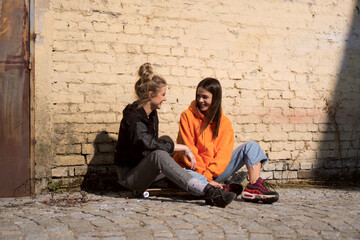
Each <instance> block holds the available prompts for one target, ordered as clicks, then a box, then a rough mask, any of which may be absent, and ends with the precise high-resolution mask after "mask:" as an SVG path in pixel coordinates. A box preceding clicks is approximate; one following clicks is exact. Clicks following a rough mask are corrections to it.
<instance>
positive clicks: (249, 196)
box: [241, 192, 279, 204]
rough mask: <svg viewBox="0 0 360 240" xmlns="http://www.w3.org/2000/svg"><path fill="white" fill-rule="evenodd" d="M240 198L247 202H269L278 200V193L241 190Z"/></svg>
mask: <svg viewBox="0 0 360 240" xmlns="http://www.w3.org/2000/svg"><path fill="white" fill-rule="evenodd" d="M241 198H242V199H243V200H245V201H248V202H259V201H261V202H262V203H267V204H271V203H274V202H276V201H277V200H279V196H278V195H259V194H254V193H249V192H243V193H242V194H241Z"/></svg>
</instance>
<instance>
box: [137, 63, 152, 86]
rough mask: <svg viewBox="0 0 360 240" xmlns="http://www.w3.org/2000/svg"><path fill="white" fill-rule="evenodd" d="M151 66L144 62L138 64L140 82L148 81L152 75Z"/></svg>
mask: <svg viewBox="0 0 360 240" xmlns="http://www.w3.org/2000/svg"><path fill="white" fill-rule="evenodd" d="M153 73H154V71H153V67H152V66H151V63H144V64H143V65H141V66H140V68H139V72H138V75H139V77H140V79H141V83H146V82H148V81H150V80H151V79H152V77H153Z"/></svg>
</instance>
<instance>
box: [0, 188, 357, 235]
mask: <svg viewBox="0 0 360 240" xmlns="http://www.w3.org/2000/svg"><path fill="white" fill-rule="evenodd" d="M278 192H279V194H280V200H279V201H278V202H277V203H274V204H272V205H263V204H255V203H247V202H243V201H242V200H240V199H238V200H236V201H234V202H232V203H231V204H230V205H229V206H227V207H226V208H225V209H221V208H217V207H210V206H206V205H205V204H204V201H203V200H199V199H189V197H188V196H187V195H184V194H183V195H176V197H172V198H170V197H167V196H164V195H163V196H161V195H156V194H152V195H150V198H149V199H137V198H128V197H126V196H129V194H130V193H127V195H126V194H125V195H124V192H122V193H119V194H118V193H108V194H105V195H96V194H87V195H86V196H82V195H81V194H80V193H73V194H56V195H55V196H54V198H51V196H50V195H41V196H38V197H36V198H30V197H28V198H4V199H0V212H1V214H0V239H34V240H35V239H36V240H41V239H107V240H110V239H147V240H148V239H360V189H356V190H344V189H342V190H333V189H284V188H282V189H278Z"/></svg>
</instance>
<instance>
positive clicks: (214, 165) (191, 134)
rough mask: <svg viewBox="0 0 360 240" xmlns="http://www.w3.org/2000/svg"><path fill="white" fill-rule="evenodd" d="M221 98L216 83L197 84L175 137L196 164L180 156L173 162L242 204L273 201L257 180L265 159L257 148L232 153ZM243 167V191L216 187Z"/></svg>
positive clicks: (275, 197) (230, 131) (231, 135)
mask: <svg viewBox="0 0 360 240" xmlns="http://www.w3.org/2000/svg"><path fill="white" fill-rule="evenodd" d="M221 98H222V89H221V85H220V82H219V81H218V80H217V79H214V78H205V79H204V80H202V81H201V82H200V83H199V84H198V86H197V88H196V100H194V101H192V102H191V104H190V106H189V108H188V109H187V110H185V111H184V112H183V113H182V114H181V118H180V123H179V133H178V137H177V143H178V144H185V145H186V146H188V147H189V148H190V150H191V152H192V153H193V154H194V156H195V159H196V161H194V159H193V160H189V159H190V158H188V157H187V156H186V155H184V154H183V153H180V152H179V153H176V154H175V156H174V160H175V161H176V162H177V163H178V164H179V165H180V166H182V167H184V168H185V169H187V171H188V172H189V173H190V174H192V175H193V176H194V177H195V178H197V179H199V180H200V181H202V182H203V183H206V184H207V183H209V184H210V185H212V186H214V187H218V188H221V189H225V190H228V191H233V192H236V193H237V194H240V193H241V196H242V198H243V199H244V200H246V201H252V202H258V201H262V202H263V203H273V202H275V201H277V200H278V199H279V195H278V193H276V192H275V191H271V190H269V189H267V188H266V187H265V186H264V181H263V179H262V178H261V177H260V171H261V167H262V165H264V164H265V163H266V162H267V161H268V158H267V157H266V155H265V153H264V152H263V151H262V150H261V148H260V146H259V144H257V143H256V142H247V143H245V144H243V145H241V146H239V147H238V148H236V149H235V150H234V151H233V145H234V131H233V129H232V125H231V122H230V120H229V119H228V118H227V117H226V116H225V115H224V114H223V112H222V108H221ZM244 165H246V167H247V170H248V175H249V180H250V182H249V184H248V185H247V186H246V188H245V190H244V191H242V187H241V185H240V187H239V185H238V184H229V185H226V186H223V185H221V184H220V183H222V182H224V181H225V180H227V179H229V178H230V177H231V176H232V175H233V174H234V173H236V172H237V171H238V170H239V169H240V168H241V167H243V166H244Z"/></svg>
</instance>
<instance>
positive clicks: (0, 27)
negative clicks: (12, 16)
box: [0, 17, 9, 35]
mask: <svg viewBox="0 0 360 240" xmlns="http://www.w3.org/2000/svg"><path fill="white" fill-rule="evenodd" d="M6 20H7V19H6V17H4V18H3V19H2V20H1V23H0V35H1V34H4V33H5V32H6V31H7V30H8V29H9V25H7V24H6Z"/></svg>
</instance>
